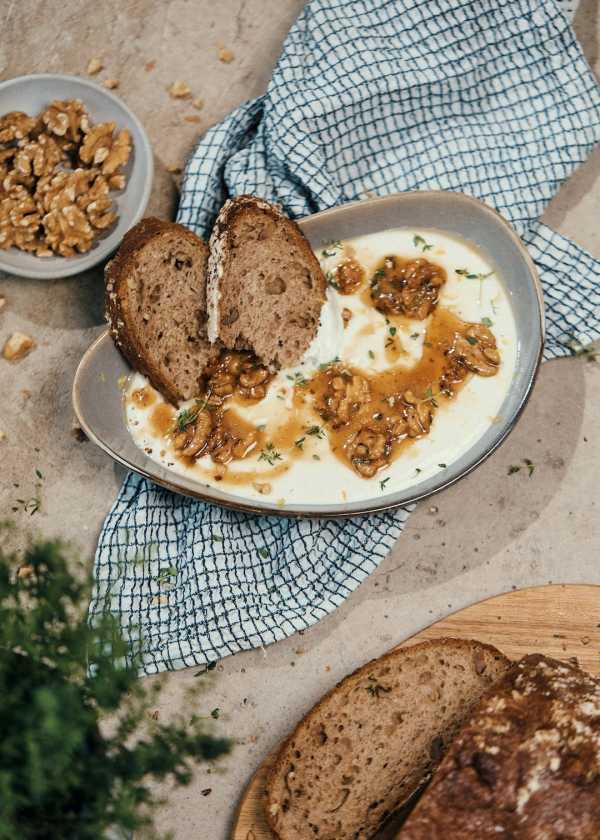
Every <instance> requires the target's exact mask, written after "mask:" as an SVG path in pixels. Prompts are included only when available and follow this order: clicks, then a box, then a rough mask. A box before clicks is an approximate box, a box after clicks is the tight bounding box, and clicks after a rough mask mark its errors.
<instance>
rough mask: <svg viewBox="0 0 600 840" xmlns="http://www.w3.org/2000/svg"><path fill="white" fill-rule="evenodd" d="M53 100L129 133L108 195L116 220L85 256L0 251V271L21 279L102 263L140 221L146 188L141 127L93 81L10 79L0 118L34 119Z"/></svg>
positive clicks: (147, 157) (148, 170) (148, 158)
mask: <svg viewBox="0 0 600 840" xmlns="http://www.w3.org/2000/svg"><path fill="white" fill-rule="evenodd" d="M53 99H81V101H82V102H83V103H84V104H85V106H86V108H87V110H88V111H89V114H90V117H91V119H92V122H94V123H99V122H110V121H112V122H114V123H116V124H117V128H127V129H128V130H129V131H130V133H131V139H132V147H133V148H132V153H131V156H130V158H129V162H128V164H127V166H126V168H125V170H124V171H125V176H126V179H127V183H126V185H125V189H124V190H122V191H113V192H111V196H112V197H113V198H114V202H115V205H116V209H117V212H118V214H119V218H118V219H117V221H116V223H115V224H114V225H112V226H111V227H110V228H109V229H108V230H107V231H103V232H101V234H100V236H99V237H98V239H95V240H94V243H93V245H92V247H91V249H90V250H89V251H88V252H87V253H85V254H79V255H77V256H74V257H59V256H52V257H37V256H35V254H29V253H26V252H25V251H20V250H19V249H18V248H9V249H8V250H6V251H3V250H0V270H2V271H6V272H8V273H9V274H18V275H19V276H21V277H35V278H41V279H51V278H54V277H68V276H69V275H71V274H78V273H79V272H80V271H85V270H86V269H88V268H92V266H94V265H96V264H97V263H99V262H102V260H105V259H106V258H107V257H108V256H109V255H110V254H111V253H112V252H113V251H115V250H116V249H117V248H118V246H119V243H120V242H121V239H122V238H123V236H124V234H125V232H126V231H128V230H129V228H130V227H133V225H135V224H136V222H138V221H139V220H140V219H141V218H142V216H143V214H144V210H145V209H146V205H147V204H148V199H149V197H150V189H151V187H152V177H153V173H154V165H153V161H152V150H151V148H150V141H149V140H148V137H147V135H146V132H145V131H144V128H143V126H142V124H141V123H140V121H139V120H138V118H137V117H136V116H135V115H134V114H133V113H132V112H131V111H130V110H129V108H128V107H127V106H126V105H125V104H124V103H123V102H121V100H120V99H118V98H117V97H116V96H114V95H113V94H112V93H109V92H108V91H107V90H106V89H104V88H102V87H100V86H99V85H98V84H96V83H95V82H91V81H88V80H87V79H80V78H78V77H77V76H62V75H58V74H56V75H54V74H45V73H44V74H38V75H33V76H20V77H18V78H16V79H10V80H9V81H7V82H2V84H0V115H2V114H6V113H7V112H8V111H25V112H26V113H28V114H30V115H31V116H34V115H36V114H39V113H40V112H41V111H43V110H44V109H45V108H46V107H47V106H48V104H49V103H50V102H51V101H52V100H53Z"/></svg>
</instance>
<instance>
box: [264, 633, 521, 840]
mask: <svg viewBox="0 0 600 840" xmlns="http://www.w3.org/2000/svg"><path fill="white" fill-rule="evenodd" d="M452 650H454V651H456V650H460V651H462V652H469V651H470V652H472V653H473V654H475V653H476V652H477V651H479V652H483V651H484V650H485V651H487V652H488V653H490V654H492V655H493V656H494V658H496V659H498V660H499V661H500V662H502V663H503V664H504V665H505V666H506V668H507V669H508V667H509V666H510V661H509V660H508V659H507V657H505V656H504V654H503V653H502V652H501V651H499V650H498V649H497V648H495V647H493V646H492V645H488V644H484V643H482V642H477V641H472V640H469V639H453V638H449V637H447V638H441V639H431V640H427V641H425V642H420V643H418V644H415V645H407V646H405V647H401V648H398V649H396V650H392V651H389V652H388V653H386V654H384V655H383V656H381V657H378V658H375V659H372V660H370V661H369V662H367V663H366V664H365V665H361V666H360V667H359V668H357V669H356V670H355V671H353V672H352V673H351V674H348V675H347V676H346V677H344V678H343V679H342V680H340V681H339V682H338V683H337V684H336V685H335V686H334V687H333V688H332V689H330V690H329V691H328V692H327V693H326V694H325V695H323V697H322V698H321V699H320V700H319V701H318V702H317V703H316V704H315V705H314V706H313V707H312V709H311V710H310V711H309V712H307V714H306V715H305V716H304V717H303V718H302V719H301V720H300V721H299V722H298V723H297V725H296V727H295V728H294V729H293V731H292V732H291V733H290V734H289V735H288V737H287V738H286V739H285V741H284V742H283V744H282V745H281V747H280V749H279V753H278V755H277V758H276V759H275V762H274V763H273V765H272V767H271V769H270V771H269V774H268V776H267V781H266V784H265V812H266V817H267V821H268V823H269V826H270V828H271V831H272V832H273V834H274V835H275V837H277V838H279V840H286V838H285V836H284V835H282V834H280V832H279V830H278V827H277V824H276V819H275V816H274V814H273V813H272V812H271V809H270V807H269V800H270V798H271V793H272V791H273V787H274V785H275V784H276V782H277V781H278V779H279V778H281V776H282V774H283V773H284V772H285V769H286V762H287V761H288V753H287V750H288V746H289V744H290V743H291V742H292V741H294V739H295V738H297V736H298V734H299V732H300V731H301V730H303V729H305V728H307V727H309V726H310V725H311V723H313V722H315V721H317V720H318V719H319V716H320V714H321V710H322V708H323V706H324V705H325V704H326V703H327V701H328V700H329V699H330V698H332V697H334V696H335V695H336V694H337V693H338V692H340V691H341V690H342V689H346V688H350V687H352V686H353V685H354V684H356V683H358V682H360V681H361V680H362V679H363V678H364V677H365V676H366V675H368V673H369V671H370V670H371V669H372V668H373V666H375V665H376V666H377V667H382V666H385V665H386V664H387V663H388V662H392V661H396V660H398V659H402V658H404V657H406V656H407V655H410V656H418V655H419V653H422V652H425V651H436V652H438V651H439V652H440V653H441V652H444V651H452ZM423 781H424V780H423ZM411 793H412V792H410V791H409V792H408V796H410V794H411Z"/></svg>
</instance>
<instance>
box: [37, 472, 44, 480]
mask: <svg viewBox="0 0 600 840" xmlns="http://www.w3.org/2000/svg"><path fill="white" fill-rule="evenodd" d="M35 474H36V475H37V477H38V478H39V479H41V480H43V478H44V476H43V475H42V473H41V472H40V471H39V470H36V471H35Z"/></svg>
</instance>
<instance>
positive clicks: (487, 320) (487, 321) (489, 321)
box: [481, 318, 494, 327]
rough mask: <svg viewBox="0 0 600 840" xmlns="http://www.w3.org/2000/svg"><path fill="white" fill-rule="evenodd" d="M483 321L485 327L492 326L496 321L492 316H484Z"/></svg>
mask: <svg viewBox="0 0 600 840" xmlns="http://www.w3.org/2000/svg"><path fill="white" fill-rule="evenodd" d="M481 323H482V324H483V326H484V327H492V326H493V325H494V322H493V321H492V319H491V318H482V319H481Z"/></svg>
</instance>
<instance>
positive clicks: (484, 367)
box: [448, 324, 500, 376]
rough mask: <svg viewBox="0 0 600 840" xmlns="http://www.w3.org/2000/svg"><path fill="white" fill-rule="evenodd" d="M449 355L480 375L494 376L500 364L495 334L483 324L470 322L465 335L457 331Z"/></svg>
mask: <svg viewBox="0 0 600 840" xmlns="http://www.w3.org/2000/svg"><path fill="white" fill-rule="evenodd" d="M448 357H449V358H450V359H455V360H457V361H458V362H459V363H460V364H462V365H464V366H465V367H466V368H467V369H468V370H470V371H472V372H473V373H476V374H478V375H479V376H494V375H495V374H496V373H497V371H498V366H499V364H500V353H499V352H498V348H497V346H496V339H495V337H494V334H493V333H492V332H491V331H490V330H489V329H488V328H487V327H485V326H484V325H483V324H469V326H468V327H467V329H466V330H465V333H464V335H463V334H461V333H456V335H455V337H454V344H453V345H452V347H451V348H450V350H449V352H448Z"/></svg>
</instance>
